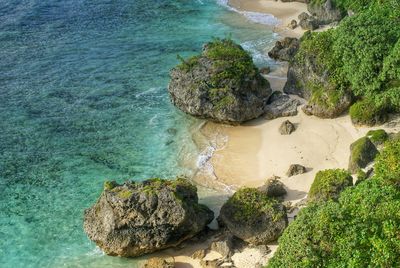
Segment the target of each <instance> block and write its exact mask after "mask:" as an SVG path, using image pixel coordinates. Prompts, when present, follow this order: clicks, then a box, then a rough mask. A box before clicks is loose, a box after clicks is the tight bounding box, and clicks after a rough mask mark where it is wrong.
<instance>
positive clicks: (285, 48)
mask: <svg viewBox="0 0 400 268" xmlns="http://www.w3.org/2000/svg"><path fill="white" fill-rule="evenodd" d="M299 44H300V42H299V40H298V39H297V38H293V37H285V38H284V39H283V40H280V41H276V43H275V46H274V47H273V48H272V49H271V51H269V52H268V56H269V57H270V58H272V59H274V60H280V61H290V60H291V59H292V58H293V57H294V55H295V54H296V52H297V50H298V49H299Z"/></svg>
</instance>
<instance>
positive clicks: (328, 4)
mask: <svg viewBox="0 0 400 268" xmlns="http://www.w3.org/2000/svg"><path fill="white" fill-rule="evenodd" d="M307 9H308V12H310V14H311V15H313V16H314V17H315V18H316V20H317V21H318V24H319V25H322V24H324V25H325V24H329V23H332V22H338V21H340V20H341V19H342V18H343V17H344V16H345V14H346V13H345V12H343V11H342V10H341V9H338V8H336V7H335V5H334V4H333V3H332V0H326V1H325V3H314V4H313V3H310V4H308V5H307Z"/></svg>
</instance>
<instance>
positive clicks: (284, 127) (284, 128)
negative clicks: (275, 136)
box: [279, 120, 296, 135]
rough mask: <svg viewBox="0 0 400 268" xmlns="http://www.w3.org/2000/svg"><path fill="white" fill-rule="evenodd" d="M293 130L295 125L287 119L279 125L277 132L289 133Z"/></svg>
mask: <svg viewBox="0 0 400 268" xmlns="http://www.w3.org/2000/svg"><path fill="white" fill-rule="evenodd" d="M295 130H296V127H295V126H294V124H293V123H292V122H290V121H289V120H285V121H284V122H282V124H281V126H280V127H279V133H281V135H290V134H292V132H293V131H295Z"/></svg>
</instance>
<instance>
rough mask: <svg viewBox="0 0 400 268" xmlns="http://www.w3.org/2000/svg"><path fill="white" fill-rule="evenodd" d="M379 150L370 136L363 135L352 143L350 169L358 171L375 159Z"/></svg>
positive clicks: (353, 171)
mask: <svg viewBox="0 0 400 268" xmlns="http://www.w3.org/2000/svg"><path fill="white" fill-rule="evenodd" d="M378 153H379V152H378V150H377V149H376V147H375V145H374V144H373V143H372V142H371V140H370V139H369V138H368V137H362V138H360V139H358V140H356V141H355V142H353V143H352V144H351V145H350V159H349V168H348V169H349V171H350V172H351V173H356V172H357V171H358V170H359V169H360V168H364V167H366V166H367V165H368V164H369V163H370V162H372V161H373V160H374V159H375V156H376V155H377V154H378Z"/></svg>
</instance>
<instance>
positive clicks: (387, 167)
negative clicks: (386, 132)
mask: <svg viewBox="0 0 400 268" xmlns="http://www.w3.org/2000/svg"><path fill="white" fill-rule="evenodd" d="M375 174H376V175H378V176H380V177H382V178H384V179H385V180H386V181H389V182H392V183H395V184H397V185H400V140H391V141H388V142H387V143H386V144H385V148H383V150H382V151H381V153H380V155H379V156H378V157H377V158H376V163H375Z"/></svg>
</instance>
